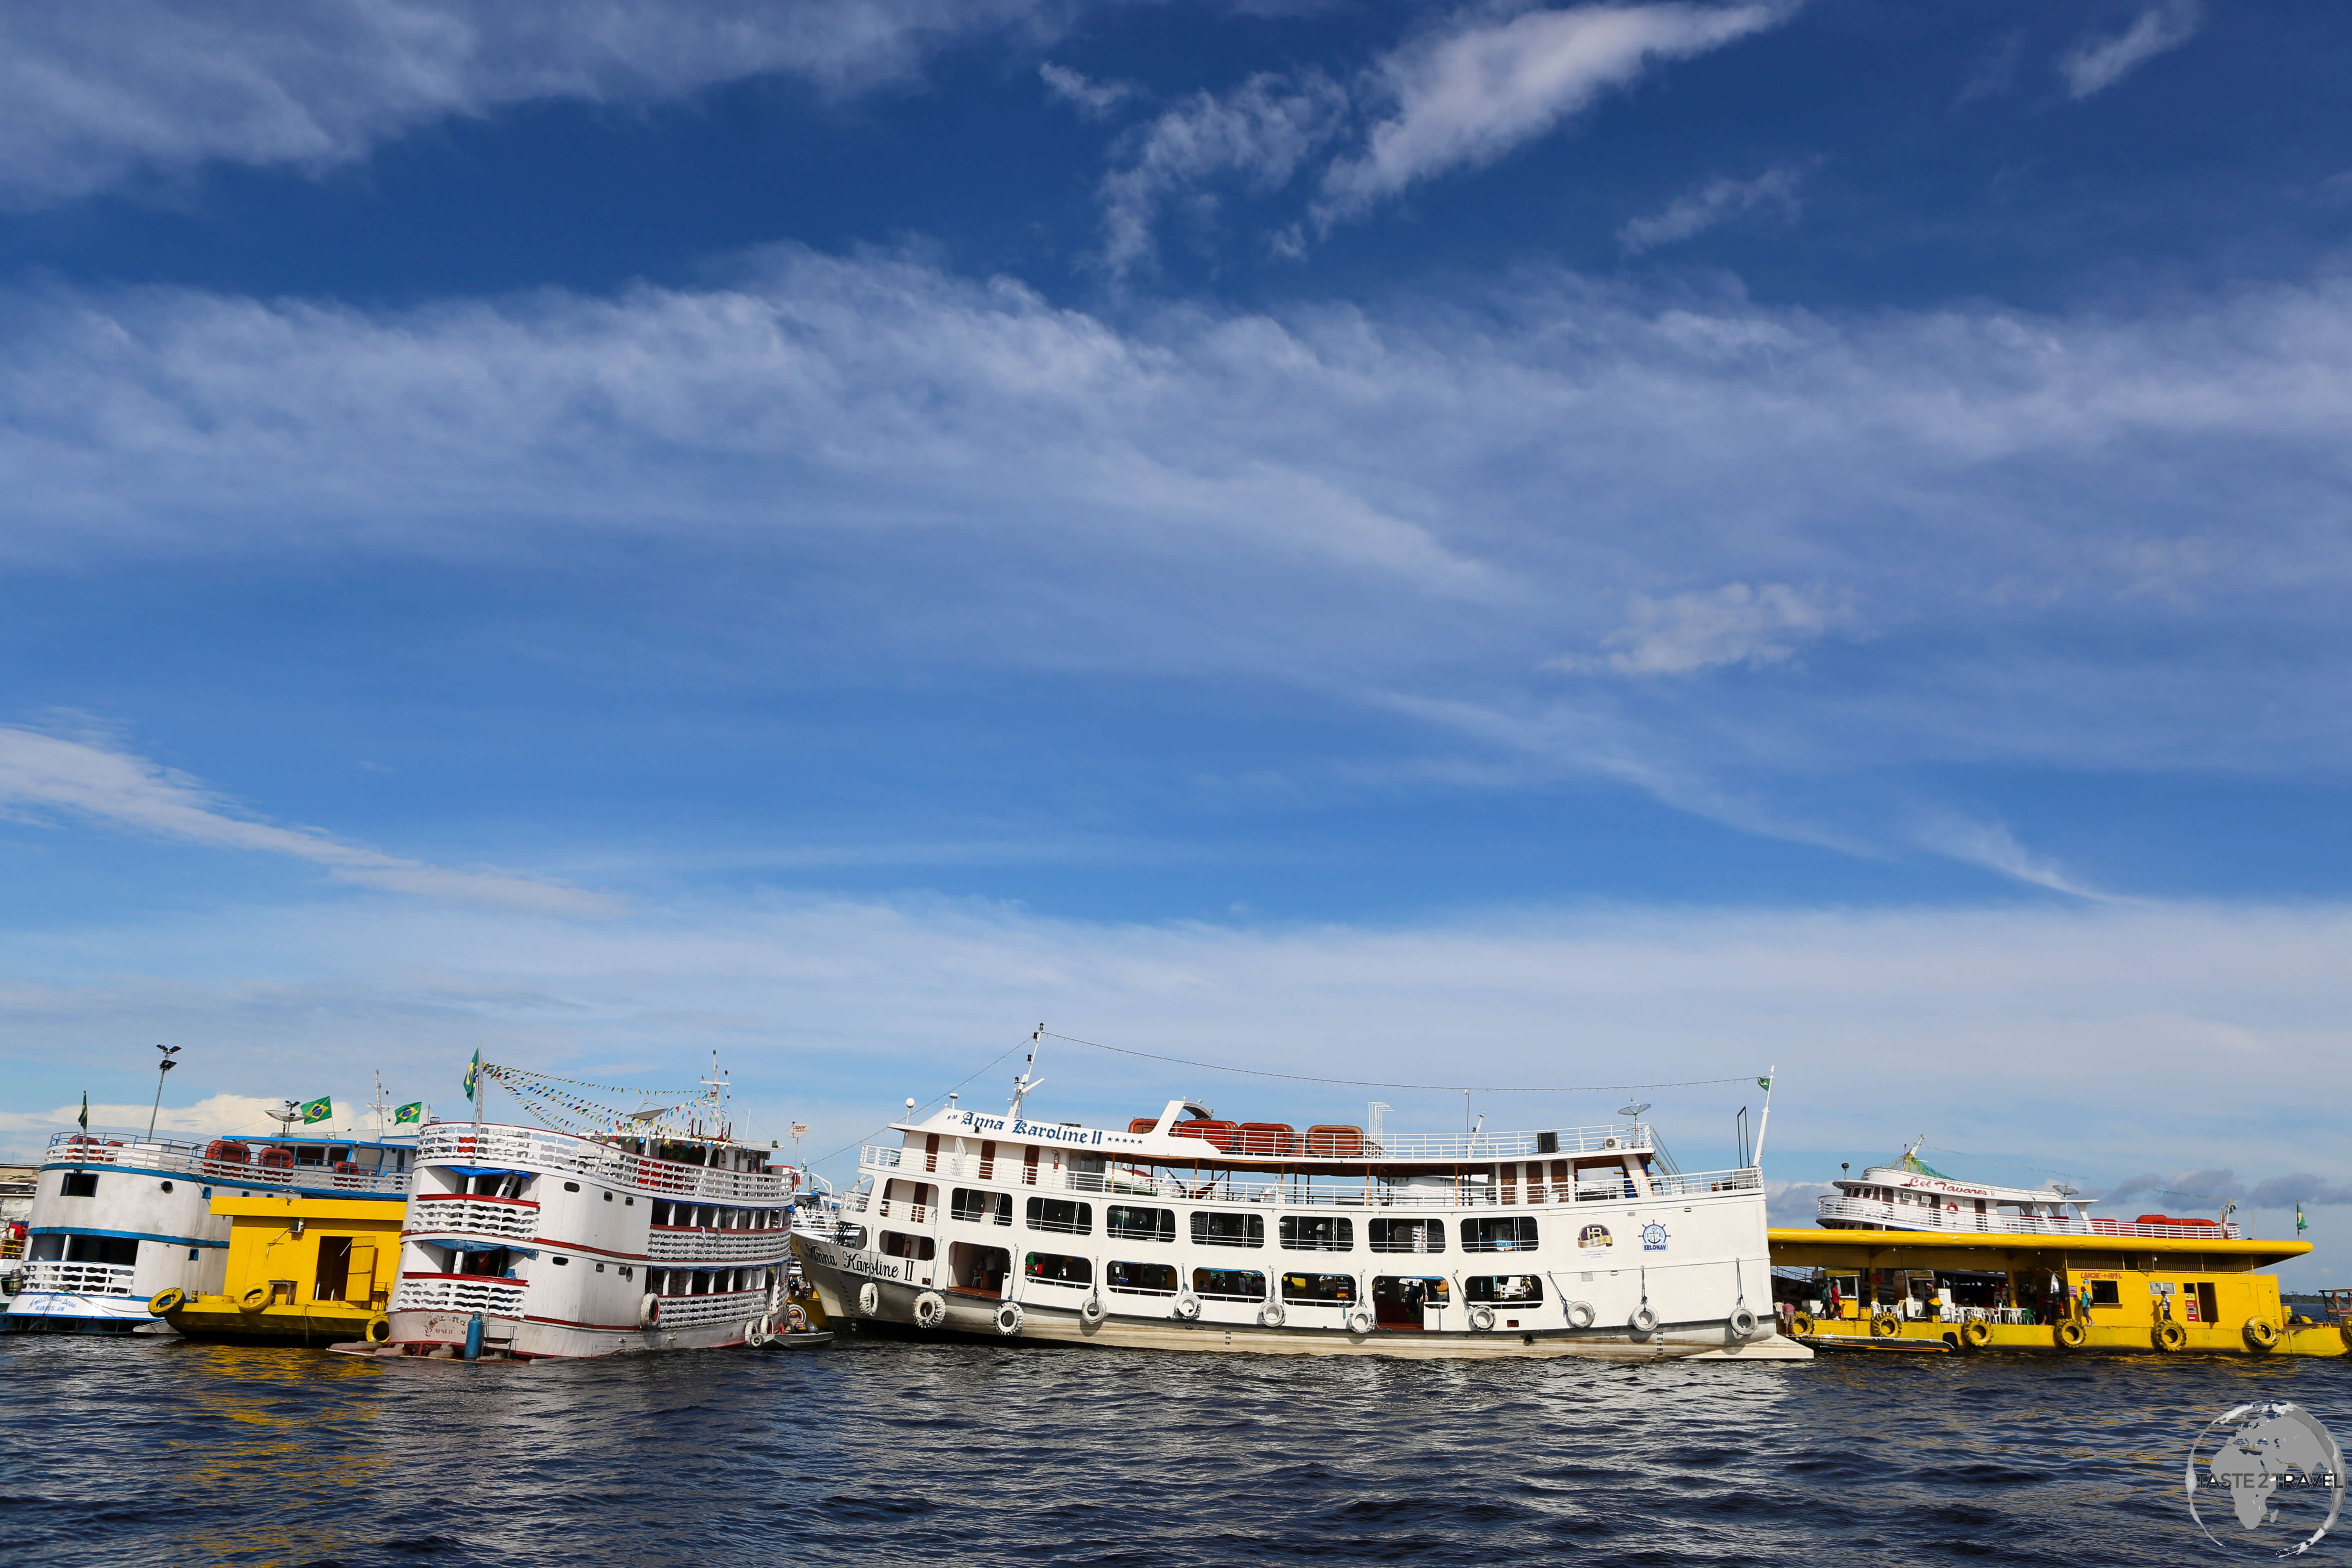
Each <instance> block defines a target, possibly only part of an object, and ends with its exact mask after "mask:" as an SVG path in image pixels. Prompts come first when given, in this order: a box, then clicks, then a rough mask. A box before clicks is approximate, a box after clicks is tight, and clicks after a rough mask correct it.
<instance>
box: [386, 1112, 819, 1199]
mask: <svg viewBox="0 0 2352 1568" xmlns="http://www.w3.org/2000/svg"><path fill="white" fill-rule="evenodd" d="M416 1159H417V1163H419V1164H427V1163H441V1164H460V1165H492V1166H512V1167H514V1168H517V1169H520V1170H530V1171H560V1172H568V1173H574V1174H579V1175H587V1176H593V1177H595V1178H596V1179H597V1180H599V1181H603V1182H609V1183H611V1184H614V1185H615V1186H621V1187H633V1188H635V1189H636V1190H637V1191H639V1192H644V1193H656V1194H661V1195H663V1196H666V1197H681V1198H685V1197H691V1198H709V1199H712V1200H714V1201H720V1202H728V1201H733V1202H746V1203H755V1204H774V1203H779V1202H781V1201H782V1200H783V1199H784V1198H787V1197H789V1196H790V1195H791V1194H792V1191H793V1174H792V1173H791V1172H789V1171H728V1170H721V1169H719V1168H718V1167H717V1166H712V1165H688V1164H684V1163H680V1162H678V1161H675V1160H656V1159H651V1158H648V1157H647V1156H646V1155H643V1154H635V1153H632V1152H629V1151H628V1150H626V1149H623V1148H619V1147H617V1146H616V1145H614V1144H611V1143H606V1142H601V1141H599V1140H597V1139H594V1138H582V1137H578V1136H576V1135H574V1134H572V1133H569V1132H554V1131H542V1130H541V1129H539V1128H536V1127H511V1126H506V1125H503V1124H480V1125H478V1124H477V1123H475V1122H471V1121H436V1122H435V1123H434V1124H433V1125H431V1126H429V1127H427V1128H426V1129H425V1131H424V1132H423V1133H422V1134H421V1135H420V1136H419V1137H418V1139H417V1154H416Z"/></svg>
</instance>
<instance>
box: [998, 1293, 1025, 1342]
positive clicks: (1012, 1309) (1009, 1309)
mask: <svg viewBox="0 0 2352 1568" xmlns="http://www.w3.org/2000/svg"><path fill="white" fill-rule="evenodd" d="M1023 1321H1024V1320H1023V1315H1022V1311H1021V1303H1020V1302H1018V1301H1007V1302H1005V1303H1004V1305H1003V1306H1002V1307H999V1308H997V1309H996V1331H997V1332H998V1333H1000V1334H1017V1333H1019V1332H1020V1331H1021V1324H1022V1322H1023Z"/></svg>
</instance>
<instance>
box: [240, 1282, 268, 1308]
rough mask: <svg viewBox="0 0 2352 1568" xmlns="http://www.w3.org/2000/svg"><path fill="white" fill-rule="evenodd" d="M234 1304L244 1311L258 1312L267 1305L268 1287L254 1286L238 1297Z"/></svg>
mask: <svg viewBox="0 0 2352 1568" xmlns="http://www.w3.org/2000/svg"><path fill="white" fill-rule="evenodd" d="M236 1304H237V1306H238V1307H239V1308H241V1309H242V1310H246V1311H248V1312H258V1311H259V1310H261V1309H262V1308H264V1307H267V1306H268V1305H269V1287H268V1286H267V1285H256V1286H255V1287H254V1288H253V1289H250V1290H247V1292H246V1293H245V1294H244V1295H242V1296H239V1297H238V1298H237V1299H236Z"/></svg>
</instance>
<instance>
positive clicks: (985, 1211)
mask: <svg viewBox="0 0 2352 1568" xmlns="http://www.w3.org/2000/svg"><path fill="white" fill-rule="evenodd" d="M948 1201H949V1204H950V1207H949V1210H948V1213H949V1214H950V1215H952V1216H953V1217H955V1218H957V1219H961V1220H970V1221H971V1222H972V1223H973V1224H975V1225H985V1224H986V1223H988V1222H989V1221H990V1220H994V1221H995V1222H996V1223H997V1224H999V1225H1011V1224H1012V1223H1013V1194H1011V1193H983V1192H981V1191H979V1190H978V1189H976V1188H972V1187H958V1188H956V1189H955V1190H954V1191H953V1192H951V1193H950V1194H948Z"/></svg>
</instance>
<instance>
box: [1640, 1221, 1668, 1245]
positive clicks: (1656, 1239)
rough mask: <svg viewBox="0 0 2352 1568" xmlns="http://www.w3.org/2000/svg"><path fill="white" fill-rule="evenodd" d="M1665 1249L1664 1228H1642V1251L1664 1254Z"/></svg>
mask: <svg viewBox="0 0 2352 1568" xmlns="http://www.w3.org/2000/svg"><path fill="white" fill-rule="evenodd" d="M1665 1249H1666V1227H1665V1226H1662V1225H1645V1226H1643V1227H1642V1250H1643V1251H1644V1252H1664V1250H1665Z"/></svg>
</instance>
